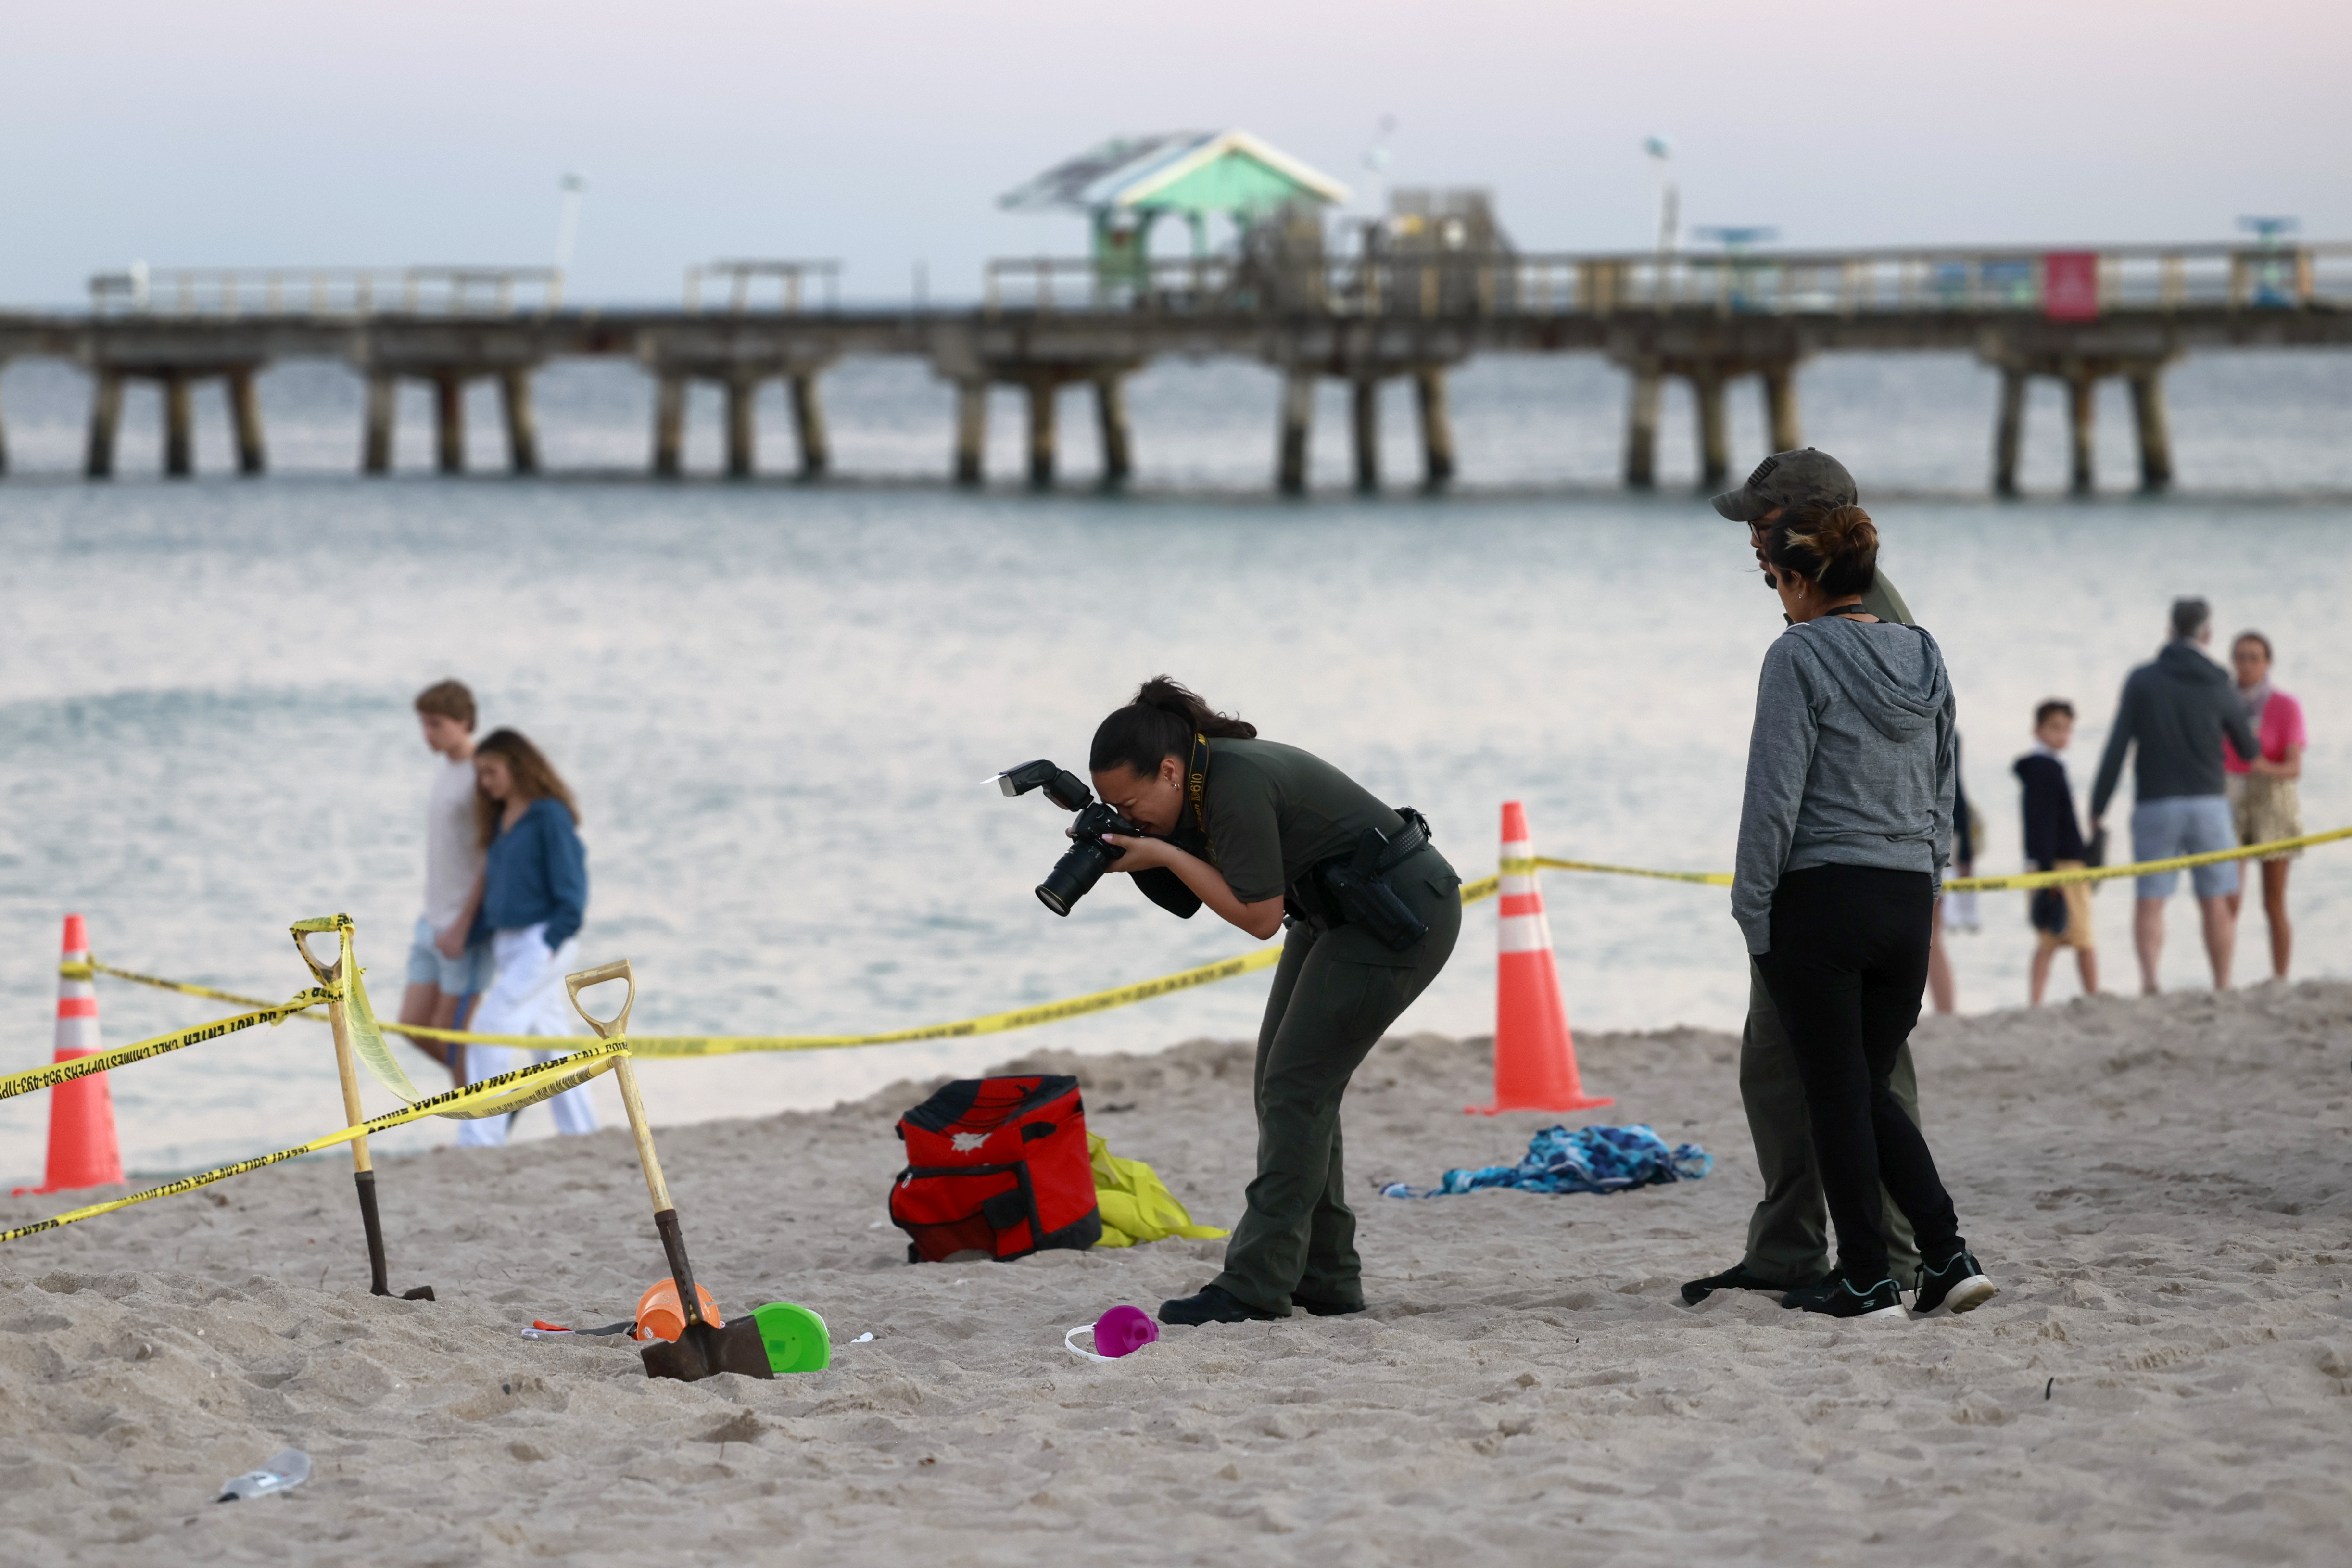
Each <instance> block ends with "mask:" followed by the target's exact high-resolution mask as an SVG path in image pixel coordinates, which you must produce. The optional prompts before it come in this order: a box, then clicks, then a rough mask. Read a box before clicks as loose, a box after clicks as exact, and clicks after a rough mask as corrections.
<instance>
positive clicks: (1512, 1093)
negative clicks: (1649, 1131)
mask: <svg viewBox="0 0 2352 1568" xmlns="http://www.w3.org/2000/svg"><path fill="white" fill-rule="evenodd" d="M1535 853H1536V849H1535V843H1534V840H1533V839H1532V837H1530V836H1529V834H1528V814H1527V812H1526V811H1525V810H1523V809H1522V808H1521V807H1520V805H1519V803H1518V802H1517V801H1516V800H1511V801H1505V802H1504V803H1503V860H1504V862H1505V869H1504V872H1503V889H1502V890H1503V910H1502V918H1501V919H1500V920H1498V921H1496V926H1497V927H1498V928H1499V931H1500V936H1501V947H1502V957H1501V962H1500V963H1499V964H1498V965H1497V966H1496V975H1495V1103H1494V1104H1492V1105H1465V1106H1464V1107H1463V1108H1462V1109H1463V1110H1464V1111H1465V1113H1468V1114H1474V1115H1480V1116H1492V1115H1494V1114H1495V1113H1496V1112H1497V1111H1503V1110H1591V1109H1592V1108H1593V1107H1595V1106H1601V1105H1614V1104H1615V1103H1616V1101H1615V1100H1595V1099H1593V1098H1591V1096H1589V1095H1587V1094H1586V1093H1585V1092H1584V1085H1583V1083H1582V1082H1581V1081H1580V1079H1578V1077H1577V1072H1576V1038H1575V1037H1574V1036H1572V1035H1570V1033H1569V1032H1568V1009H1567V1007H1566V1006H1564V1005H1562V1004H1561V1002H1560V999H1559V966H1558V965H1557V964H1556V963H1554V962H1553V960H1552V952H1551V921H1549V920H1547V919H1545V918H1544V905H1543V889H1542V888H1541V887H1540V886H1539V885H1538V883H1537V881H1536V875H1535V868H1533V867H1529V868H1527V870H1526V871H1525V872H1514V871H1512V870H1510V869H1509V868H1508V866H1509V862H1511V861H1514V860H1532V859H1533V858H1535Z"/></svg>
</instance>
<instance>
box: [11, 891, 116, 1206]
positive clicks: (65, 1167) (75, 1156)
mask: <svg viewBox="0 0 2352 1568" xmlns="http://www.w3.org/2000/svg"><path fill="white" fill-rule="evenodd" d="M62 961H63V962H64V963H89V927H88V926H87V925H85V924H83V922H82V918H81V917H80V916H79V915H68V916H67V917H66V936H65V952H64V954H63V960H62ZM98 1049H99V1044H98V987H97V986H96V985H95V984H91V983H90V982H89V980H75V979H71V978H68V977H67V976H64V975H60V976H59V977H58V1055H57V1059H58V1060H59V1061H61V1062H66V1061H71V1060H73V1058H76V1057H87V1056H92V1055H95V1054H96V1053H97V1051H98ZM121 1180H122V1151H121V1147H120V1146H119V1145H117V1144H116V1142H115V1140H114V1097H113V1096H112V1095H111V1094H110V1093H109V1092H108V1091H107V1088H106V1075H105V1074H104V1073H102V1072H100V1073H92V1074H90V1075H89V1077H88V1078H78V1079H71V1080H69V1081H68V1082H65V1083H61V1084H58V1086H57V1087H56V1088H54V1089H50V1090H49V1170H48V1175H47V1179H46V1180H45V1181H44V1182H43V1183H42V1184H41V1185H39V1186H37V1187H31V1188H26V1187H19V1188H17V1189H16V1193H17V1194H18V1195H20V1196H21V1195H22V1194H25V1193H26V1192H35V1193H61V1192H67V1191H69V1190H71V1189H72V1188H75V1187H106V1186H114V1185H117V1184H120V1183H121Z"/></svg>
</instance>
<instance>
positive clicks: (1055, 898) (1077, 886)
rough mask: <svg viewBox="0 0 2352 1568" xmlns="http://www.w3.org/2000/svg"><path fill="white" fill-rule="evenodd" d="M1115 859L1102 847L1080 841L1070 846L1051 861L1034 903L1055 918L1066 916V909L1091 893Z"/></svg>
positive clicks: (1038, 885)
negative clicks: (1052, 862)
mask: <svg viewBox="0 0 2352 1568" xmlns="http://www.w3.org/2000/svg"><path fill="white" fill-rule="evenodd" d="M1114 858H1116V857H1115V856H1114V855H1113V854H1112V853H1111V851H1110V850H1108V849H1107V848H1105V847H1103V846H1102V845H1100V844H1097V843H1092V842H1090V841H1088V840H1087V839H1083V838H1081V839H1080V840H1078V842H1076V844H1073V845H1072V846H1070V852H1069V853H1068V854H1066V855H1065V856H1063V857H1062V858H1060V859H1059V860H1056V861H1055V862H1054V868H1053V870H1051V871H1049V872H1047V873H1046V876H1045V880H1044V881H1042V882H1040V883H1038V884H1037V901H1038V902H1039V903H1041V904H1043V905H1045V907H1046V908H1047V909H1049V910H1053V911H1054V912H1055V914H1057V915H1066V914H1068V913H1069V912H1070V906H1071V905H1073V904H1075V903H1076V902H1077V901H1078V900H1080V899H1083V898H1085V897H1086V896H1087V893H1089V892H1091V891H1093V889H1094V885H1095V884H1096V883H1097V882H1099V881H1101V880H1102V878H1103V873H1104V872H1105V871H1107V870H1108V869H1109V868H1110V863H1111V861H1112V860H1113V859H1114Z"/></svg>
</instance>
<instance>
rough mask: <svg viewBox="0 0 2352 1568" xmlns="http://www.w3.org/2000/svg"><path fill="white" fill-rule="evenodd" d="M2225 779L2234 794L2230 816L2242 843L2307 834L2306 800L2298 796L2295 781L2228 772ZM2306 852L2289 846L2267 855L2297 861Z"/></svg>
mask: <svg viewBox="0 0 2352 1568" xmlns="http://www.w3.org/2000/svg"><path fill="white" fill-rule="evenodd" d="M2222 780H2223V784H2222V787H2223V788H2225V789H2227V790H2228V791H2229V793H2230V815H2231V818H2232V819H2233V821H2234V823H2235V825H2236V827H2237V830H2238V842H2239V843H2241V844H2271V843H2274V842H2276V841H2277V840H2279V839H2281V838H2300V837H2303V803H2302V802H2301V801H2300V800H2299V799H2297V798H2296V795H2295V790H2294V784H2295V781H2294V780H2293V779H2283V778H2278V777H2275V776H2273V775H2272V774H2270V773H2225V774H2223V775H2222ZM2302 853H2303V851H2302V850H2300V849H2289V850H2287V851H2286V852H2285V853H2284V854H2279V855H2265V856H2263V859H2265V860H2293V859H2294V858H2297V857H2298V856H2300V855H2301V854H2302Z"/></svg>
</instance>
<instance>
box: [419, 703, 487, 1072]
mask: <svg viewBox="0 0 2352 1568" xmlns="http://www.w3.org/2000/svg"><path fill="white" fill-rule="evenodd" d="M416 717H417V720H418V721H419V722H420V723H421V724H422V725H423V726H424V729H425V745H427V746H429V747H431V748H432V749H433V750H434V751H435V752H438V753H439V754H440V756H441V760H442V766H441V767H440V769H439V770H438V771H437V772H436V773H435V775H434V779H433V787H432V790H431V791H430V792H429V793H428V794H427V795H426V796H425V912H424V913H423V914H422V915H420V916H418V917H417V921H416V934H415V938H414V940H413V941H412V942H411V943H410V946H409V951H408V992H407V994H405V995H404V996H403V997H402V998H401V1001H400V1021H401V1022H402V1023H404V1024H423V1025H425V1026H429V1027H431V1028H436V1029H455V1028H457V1027H460V1026H461V1021H462V1019H463V1018H464V1016H465V1013H466V1011H467V1003H468V1002H469V1001H470V1000H471V999H472V998H473V997H475V996H478V995H479V994H481V993H482V991H483V990H484V989H485V987H486V986H487V985H488V981H489V973H488V970H489V949H490V944H489V942H488V939H487V938H486V939H484V940H482V941H480V942H474V943H472V944H470V945H467V944H466V942H465V936H466V931H465V928H466V926H467V924H469V923H470V922H471V921H472V919H473V912H474V887H475V884H476V883H477V882H478V881H479V880H480V879H481V875H482V848H481V841H480V838H479V837H478V831H477V828H476V826H475V820H474V810H475V807H474V797H475V787H474V694H473V693H472V692H470V691H468V690H467V689H466V688H465V687H464V686H463V685H462V684H461V683H459V682H457V681H455V680H444V681H441V682H440V683H438V684H437V685H434V686H428V687H426V688H425V689H424V690H423V691H420V692H418V693H417V694H416ZM445 937H446V938H448V939H449V940H447V941H446V942H445V941H444V940H443V939H444V938H445ZM450 947H455V948H456V949H457V956H455V957H452V956H450V954H449V953H448V952H446V949H447V948H450ZM410 1043H412V1044H413V1045H415V1047H416V1048H417V1049H418V1050H421V1051H423V1052H424V1053H425V1055H426V1056H428V1057H431V1058H433V1059H434V1060H435V1061H437V1062H440V1063H441V1064H442V1065H444V1066H445V1067H446V1068H448V1069H449V1077H450V1079H451V1081H452V1082H453V1083H455V1084H456V1085H457V1087H458V1088H460V1089H462V1088H464V1087H465V1084H466V1047H463V1046H460V1045H445V1044H444V1043H443V1042H441V1041H439V1040H419V1039H416V1038H415V1037H411V1042H410Z"/></svg>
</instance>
